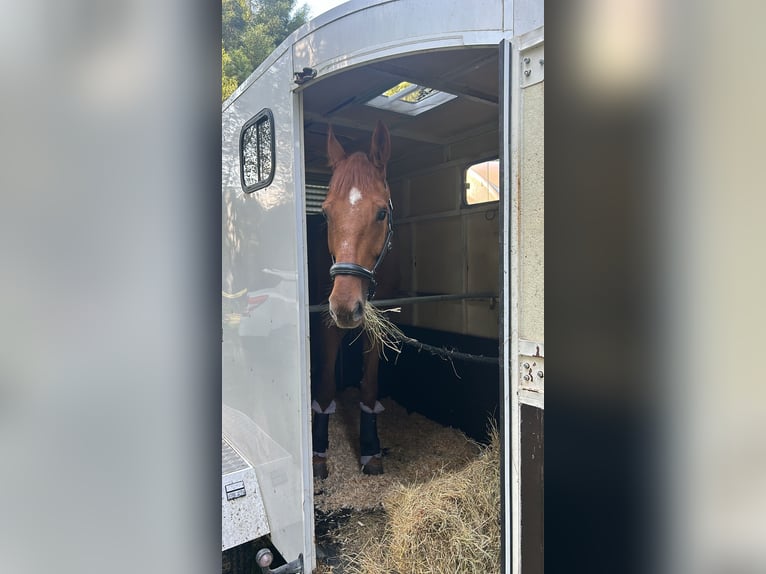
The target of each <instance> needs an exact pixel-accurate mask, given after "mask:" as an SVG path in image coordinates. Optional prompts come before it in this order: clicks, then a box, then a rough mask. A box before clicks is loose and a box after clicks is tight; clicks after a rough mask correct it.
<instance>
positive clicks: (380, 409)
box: [327, 401, 386, 415]
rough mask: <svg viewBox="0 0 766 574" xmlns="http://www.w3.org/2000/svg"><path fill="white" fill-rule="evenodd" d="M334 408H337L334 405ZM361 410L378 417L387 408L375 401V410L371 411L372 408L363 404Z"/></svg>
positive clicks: (360, 404) (360, 406)
mask: <svg viewBox="0 0 766 574" xmlns="http://www.w3.org/2000/svg"><path fill="white" fill-rule="evenodd" d="M327 408H329V407H327ZM333 408H335V406H334V405H333ZM359 408H360V409H362V410H363V411H364V412H366V413H369V414H371V415H377V414H380V413H382V412H383V411H384V410H386V409H385V407H383V405H381V404H380V402H379V401H375V408H374V409H371V408H370V407H368V406H367V405H365V404H364V403H361V402H360V403H359Z"/></svg>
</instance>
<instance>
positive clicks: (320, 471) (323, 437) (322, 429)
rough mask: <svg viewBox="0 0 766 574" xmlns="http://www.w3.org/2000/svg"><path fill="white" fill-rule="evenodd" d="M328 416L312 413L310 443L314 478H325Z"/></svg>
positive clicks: (326, 473) (326, 471)
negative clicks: (312, 453)
mask: <svg viewBox="0 0 766 574" xmlns="http://www.w3.org/2000/svg"><path fill="white" fill-rule="evenodd" d="M329 428H330V415H329V414H324V413H318V412H314V420H313V421H312V422H311V442H312V450H313V451H314V456H313V457H312V461H311V462H312V466H313V467H314V478H321V479H325V478H327V475H328V474H329V473H328V470H327V447H328V445H329V438H328V433H329Z"/></svg>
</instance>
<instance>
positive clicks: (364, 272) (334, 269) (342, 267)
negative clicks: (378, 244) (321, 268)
mask: <svg viewBox="0 0 766 574" xmlns="http://www.w3.org/2000/svg"><path fill="white" fill-rule="evenodd" d="M393 220H394V204H393V203H391V199H390V198H389V200H388V233H387V234H386V240H385V242H384V243H383V250H382V251H381V252H380V255H378V259H377V261H375V265H373V266H372V269H367V268H366V267H362V266H361V265H357V264H356V263H335V258H333V264H332V266H331V267H330V277H331V278H332V279H335V276H336V275H354V276H355V277H361V278H362V279H367V280H368V281H369V282H370V286H369V288H368V290H367V299H368V300H369V299H372V298H373V297H374V296H375V287H377V285H378V283H377V282H376V281H375V271H376V270H377V269H378V266H379V265H380V263H381V262H382V261H383V258H384V257H385V256H386V253H388V252H389V251H391V239H392V238H393V236H394V221H393Z"/></svg>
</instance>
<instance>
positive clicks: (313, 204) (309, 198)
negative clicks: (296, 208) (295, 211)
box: [306, 185, 328, 214]
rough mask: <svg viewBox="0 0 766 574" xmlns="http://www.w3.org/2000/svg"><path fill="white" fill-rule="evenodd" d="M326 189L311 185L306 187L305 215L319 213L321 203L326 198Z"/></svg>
mask: <svg viewBox="0 0 766 574" xmlns="http://www.w3.org/2000/svg"><path fill="white" fill-rule="evenodd" d="M327 189H328V188H327V187H323V186H319V185H312V186H306V213H307V214H312V213H320V212H321V211H322V202H323V201H324V198H325V197H326V196H327Z"/></svg>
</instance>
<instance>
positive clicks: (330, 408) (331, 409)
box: [311, 399, 335, 415]
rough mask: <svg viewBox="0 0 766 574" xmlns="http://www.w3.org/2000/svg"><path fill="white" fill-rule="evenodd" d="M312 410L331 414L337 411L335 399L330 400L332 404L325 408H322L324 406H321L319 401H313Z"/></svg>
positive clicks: (321, 413) (322, 413)
mask: <svg viewBox="0 0 766 574" xmlns="http://www.w3.org/2000/svg"><path fill="white" fill-rule="evenodd" d="M311 410H312V411H314V412H315V413H319V414H320V415H331V414H333V413H334V412H335V399H333V400H332V401H330V404H329V405H327V408H326V409H325V410H322V407H320V406H319V403H318V402H316V401H311Z"/></svg>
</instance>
